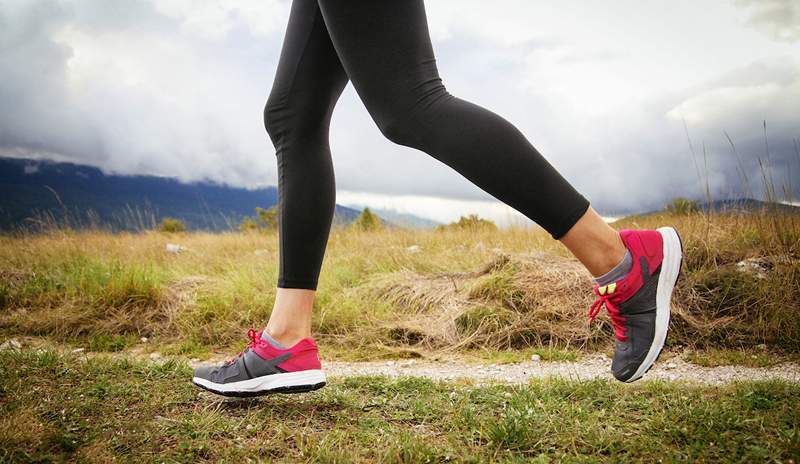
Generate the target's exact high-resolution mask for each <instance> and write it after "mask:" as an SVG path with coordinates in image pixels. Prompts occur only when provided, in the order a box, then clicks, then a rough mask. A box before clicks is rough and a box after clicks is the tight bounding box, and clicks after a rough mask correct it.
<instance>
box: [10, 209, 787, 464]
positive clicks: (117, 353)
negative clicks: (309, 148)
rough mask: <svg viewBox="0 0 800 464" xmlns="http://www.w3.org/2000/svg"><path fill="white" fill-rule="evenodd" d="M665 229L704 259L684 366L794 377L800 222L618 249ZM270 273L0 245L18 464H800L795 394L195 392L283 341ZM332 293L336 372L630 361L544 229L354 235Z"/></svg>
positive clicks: (664, 389)
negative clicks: (239, 357) (281, 463)
mask: <svg viewBox="0 0 800 464" xmlns="http://www.w3.org/2000/svg"><path fill="white" fill-rule="evenodd" d="M665 224H669V225H673V226H675V227H676V228H677V229H678V230H679V232H680V233H681V235H682V238H683V241H684V246H685V249H686V250H685V251H686V257H685V261H684V269H683V277H682V279H681V281H680V283H679V287H678V289H677V294H676V302H675V315H674V321H673V324H672V327H671V329H670V339H669V345H668V350H669V352H670V353H677V354H684V355H685V356H684V357H685V358H686V359H687V360H689V361H691V362H693V363H696V364H700V365H707V366H715V365H720V364H731V363H734V364H745V365H755V366H766V365H774V364H778V363H781V362H784V361H793V360H796V359H798V353H800V218H799V217H798V216H797V215H789V214H770V213H763V214H726V215H719V214H714V215H704V214H701V213H695V214H686V215H669V216H667V215H654V216H642V217H631V218H627V219H625V220H623V221H620V222H618V223H616V224H615V227H619V228H634V227H655V226H659V225H665ZM167 244H173V245H179V246H180V251H178V252H169V251H167V249H166V248H167ZM173 249H174V247H173ZM276 259H277V237H276V235H275V233H274V232H252V233H233V232H231V233H224V234H205V233H172V234H170V233H159V232H146V233H141V234H110V233H107V232H102V231H83V232H81V231H71V230H66V229H56V230H52V231H51V232H48V233H44V234H35V235H19V236H4V237H1V238H0V277H2V280H0V341H2V340H8V339H15V340H18V341H20V342H21V343H22V345H23V346H22V349H21V350H13V349H10V350H5V351H0V374H1V375H0V410H2V415H1V417H2V418H0V422H2V425H1V426H0V428H1V429H2V430H0V460H5V461H48V460H90V461H100V462H103V461H108V460H111V459H112V458H115V457H116V458H117V459H121V460H135V459H142V460H145V461H159V462H160V461H173V460H178V461H196V460H198V459H208V460H218V459H221V458H227V459H228V460H231V461H242V460H245V459H246V458H250V459H254V460H258V459H276V460H290V461H294V460H300V461H316V462H347V461H365V462H366V461H375V460H379V461H389V462H425V461H428V462H440V461H447V460H455V461H493V460H510V461H514V460H517V461H527V460H530V459H538V460H539V461H541V462H548V460H549V459H555V460H561V459H568V460H578V461H581V460H589V461H593V460H600V461H620V460H645V461H650V460H654V459H655V458H656V456H657V457H659V458H662V459H664V460H665V461H684V460H689V461H696V460H701V461H702V460H705V461H728V460H730V461H740V462H751V461H774V462H778V461H781V462H785V461H787V460H790V459H794V460H795V461H796V460H797V458H798V455H800V432H798V430H800V427H798V425H799V424H798V421H800V419H798V418H800V401H798V400H800V386H798V385H797V384H789V383H781V382H746V383H737V384H731V385H725V386H719V387H710V386H701V385H692V384H685V383H680V382H677V383H676V382H666V383H664V382H658V381H649V382H648V381H645V382H641V383H638V384H636V385H634V386H623V385H617V384H613V383H610V382H608V381H605V380H596V381H588V382H580V381H575V380H559V379H546V380H537V381H531V383H529V384H528V385H522V386H509V385H475V384H472V383H470V382H467V381H454V382H443V383H437V382H432V381H430V380H426V379H420V378H403V379H394V380H392V379H387V378H382V377H356V378H340V379H334V381H333V382H331V385H330V386H329V387H326V389H323V390H322V391H320V392H318V393H312V394H306V395H300V396H294V397H286V398H284V397H270V398H267V399H263V400H248V401H219V400H218V399H216V398H213V397H211V396H210V395H208V394H205V393H200V392H198V391H195V390H194V389H193V387H192V386H191V385H190V384H189V383H188V377H189V375H190V371H189V368H188V367H187V366H186V361H188V360H189V359H192V358H196V359H200V360H204V359H209V358H211V359H214V358H216V357H218V356H220V355H222V354H232V352H236V351H238V350H239V349H241V347H242V346H243V345H244V342H245V331H246V329H247V328H248V327H254V328H260V327H263V325H264V324H265V322H266V320H267V319H268V317H269V313H270V310H271V307H272V300H273V296H274V285H275V281H276V273H277V265H276ZM319 290H320V291H319V295H318V299H317V301H316V303H315V315H314V321H313V325H314V332H315V337H316V338H317V341H318V343H319V344H320V345H321V347H322V355H323V357H324V359H326V360H349V361H360V360H375V359H387V360H388V359H398V358H418V357H423V358H427V359H437V358H446V357H448V356H451V357H452V356H459V357H469V358H470V359H478V360H479V361H481V360H482V361H483V362H493V363H494V362H516V361H518V360H520V359H524V358H529V357H530V356H531V353H536V354H538V355H539V356H540V357H541V359H542V360H543V361H544V362H547V361H551V360H553V361H571V360H575V359H579V358H580V357H581V356H584V355H585V354H586V353H592V352H601V353H604V352H609V351H610V350H611V348H612V344H611V336H610V327H609V324H608V322H607V319H605V316H603V317H602V318H599V319H598V323H595V324H594V325H592V326H589V325H588V321H587V318H586V316H585V312H586V310H587V308H588V306H589V304H591V301H592V298H591V287H590V282H589V276H588V274H586V273H585V271H583V270H582V269H581V267H580V266H579V265H578V264H577V263H576V262H575V261H574V260H573V259H571V258H568V255H567V252H566V250H565V249H564V248H563V247H562V246H561V245H560V244H558V243H557V242H553V241H552V240H550V239H549V237H547V236H546V234H544V233H543V232H541V231H535V230H522V229H512V230H502V231H497V230H492V229H490V228H480V227H478V228H466V229H464V228H461V229H459V228H451V229H449V230H444V231H409V230H402V229H382V230H376V231H358V230H353V229H351V228H337V229H335V230H334V231H333V232H332V234H331V241H330V245H329V248H328V252H327V255H326V260H325V264H324V268H323V273H322V279H321V282H320V287H319ZM75 350H77V351H79V352H80V353H73V351H75ZM689 350H691V352H690V353H689ZM150 353H158V356H157V357H158V358H159V361H158V362H151V361H149V360H147V356H148V354H150ZM686 353H689V354H686ZM668 356H669V354H668Z"/></svg>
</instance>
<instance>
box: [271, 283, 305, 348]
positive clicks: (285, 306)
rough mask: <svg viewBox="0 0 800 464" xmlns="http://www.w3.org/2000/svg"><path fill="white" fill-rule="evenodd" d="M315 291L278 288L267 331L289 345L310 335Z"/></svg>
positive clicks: (285, 344)
mask: <svg viewBox="0 0 800 464" xmlns="http://www.w3.org/2000/svg"><path fill="white" fill-rule="evenodd" d="M315 295H316V291H314V290H307V289H301V288H278V289H277V291H276V292H275V303H274V305H273V307H272V314H271V315H270V318H269V322H267V328H266V330H267V333H268V334H269V335H270V336H271V337H272V338H274V339H275V340H276V341H278V342H279V343H281V344H282V345H284V346H286V347H290V346H292V345H294V344H296V343H297V342H299V341H300V340H302V339H304V338H307V337H310V336H311V311H312V309H313V306H314V296H315Z"/></svg>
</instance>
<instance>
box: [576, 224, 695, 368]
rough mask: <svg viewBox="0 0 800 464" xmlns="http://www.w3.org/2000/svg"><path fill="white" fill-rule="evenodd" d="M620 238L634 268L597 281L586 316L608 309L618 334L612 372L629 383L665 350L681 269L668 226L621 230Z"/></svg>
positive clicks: (677, 244) (675, 240)
mask: <svg viewBox="0 0 800 464" xmlns="http://www.w3.org/2000/svg"><path fill="white" fill-rule="evenodd" d="M620 236H621V237H622V241H623V242H624V243H625V247H626V248H627V249H628V251H629V252H630V254H631V257H632V258H633V267H632V268H631V271H630V272H629V273H628V274H627V275H626V276H625V277H624V278H623V279H622V280H619V281H616V282H612V283H610V284H608V285H603V286H599V285H595V287H594V292H595V294H596V295H597V300H596V301H595V302H594V304H592V307H591V309H590V310H589V317H590V318H591V320H594V318H595V317H596V316H597V314H598V313H599V312H600V308H601V307H603V306H605V307H606V312H608V315H609V317H610V318H611V325H612V326H613V327H614V336H615V338H616V340H615V344H616V347H615V350H614V360H613V361H612V362H611V372H612V373H613V374H614V377H615V378H616V379H617V380H620V381H622V382H633V381H634V380H637V379H639V378H640V377H642V375H644V374H645V372H647V371H648V370H649V369H650V367H652V366H653V363H655V362H656V359H657V358H658V355H659V354H660V353H661V350H662V348H664V341H665V340H666V338H667V329H668V328H669V317H670V310H671V301H672V292H673V290H674V288H675V282H676V281H677V280H678V273H679V272H680V269H681V260H682V252H681V240H680V237H678V233H677V232H676V231H675V229H673V228H671V227H662V228H660V229H658V230H623V231H621V232H620Z"/></svg>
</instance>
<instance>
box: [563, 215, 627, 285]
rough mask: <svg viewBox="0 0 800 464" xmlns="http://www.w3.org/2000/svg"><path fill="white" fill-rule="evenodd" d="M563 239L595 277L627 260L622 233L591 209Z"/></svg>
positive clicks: (565, 244)
mask: <svg viewBox="0 0 800 464" xmlns="http://www.w3.org/2000/svg"><path fill="white" fill-rule="evenodd" d="M560 240H561V243H563V244H564V246H566V247H567V249H569V251H570V252H572V254H573V255H574V256H575V257H576V258H578V260H579V261H580V262H581V263H583V265H584V266H586V269H587V270H588V271H589V272H590V273H591V274H592V276H594V277H598V276H601V275H603V274H605V273H606V272H608V271H610V270H611V269H612V268H614V266H616V265H617V263H619V262H620V261H622V258H624V257H625V251H626V249H625V245H624V244H623V243H622V239H621V238H620V236H619V233H618V232H617V231H616V230H614V229H613V228H612V227H611V226H609V225H608V224H606V222H605V221H604V220H603V218H601V217H600V215H599V214H597V211H595V210H594V209H593V208H591V207H589V209H588V210H587V211H586V213H585V214H584V215H583V216H582V217H581V218H580V219H579V220H578V222H577V223H575V225H574V226H572V228H571V229H570V230H569V232H567V233H566V235H564V236H563V237H561V239H560Z"/></svg>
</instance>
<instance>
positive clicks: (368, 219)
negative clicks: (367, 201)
mask: <svg viewBox="0 0 800 464" xmlns="http://www.w3.org/2000/svg"><path fill="white" fill-rule="evenodd" d="M353 227H354V228H356V229H358V230H363V231H370V230H378V229H381V228H383V223H382V222H381V219H380V218H379V217H378V216H377V215H376V214H375V213H373V212H372V211H370V210H369V208H364V211H362V212H361V214H359V215H358V217H357V218H356V220H355V221H353Z"/></svg>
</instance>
